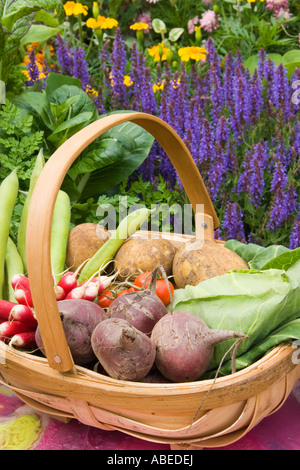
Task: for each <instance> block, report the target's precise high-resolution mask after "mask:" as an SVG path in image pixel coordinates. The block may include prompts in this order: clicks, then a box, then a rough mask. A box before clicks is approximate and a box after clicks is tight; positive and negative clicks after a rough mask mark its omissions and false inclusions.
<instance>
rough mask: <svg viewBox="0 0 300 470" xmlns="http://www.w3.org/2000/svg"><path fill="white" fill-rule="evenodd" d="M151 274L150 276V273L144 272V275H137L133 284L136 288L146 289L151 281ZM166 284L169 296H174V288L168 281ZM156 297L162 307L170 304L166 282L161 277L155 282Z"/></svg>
mask: <svg viewBox="0 0 300 470" xmlns="http://www.w3.org/2000/svg"><path fill="white" fill-rule="evenodd" d="M151 274H152V273H151V272H146V273H142V274H139V275H138V276H137V277H136V278H135V280H134V283H133V284H134V285H135V286H137V287H143V286H144V287H145V288H147V287H148V285H149V283H150V281H151ZM145 281H146V282H145ZM168 282H169V286H170V291H171V294H172V295H173V294H174V286H173V284H172V283H171V282H170V281H168ZM156 295H157V297H159V298H160V300H161V301H162V302H163V303H164V305H169V303H170V302H171V299H170V293H169V289H168V285H167V283H166V281H165V280H164V279H162V278H161V277H159V278H158V279H157V281H156Z"/></svg>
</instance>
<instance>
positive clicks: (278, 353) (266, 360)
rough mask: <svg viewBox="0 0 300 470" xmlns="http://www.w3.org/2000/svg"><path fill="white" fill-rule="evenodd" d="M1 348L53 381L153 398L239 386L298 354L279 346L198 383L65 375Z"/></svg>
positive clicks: (80, 371) (43, 361)
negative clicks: (81, 383)
mask: <svg viewBox="0 0 300 470" xmlns="http://www.w3.org/2000/svg"><path fill="white" fill-rule="evenodd" d="M1 349H3V350H4V352H5V353H8V355H9V354H10V355H11V356H14V357H15V360H18V361H20V358H24V359H25V360H26V361H27V362H28V363H30V362H31V363H36V364H38V365H39V366H40V367H42V369H44V373H45V374H47V373H48V375H49V374H50V375H53V378H55V377H58V376H62V377H63V378H64V380H68V381H69V380H71V379H72V378H73V379H76V380H80V379H81V380H83V381H84V380H91V381H92V382H93V384H94V385H95V386H96V385H97V384H98V385H101V387H103V388H105V389H106V390H108V391H117V390H118V389H124V388H126V392H127V393H130V392H131V393H134V394H139V393H141V394H142V393H144V392H145V391H146V390H147V391H148V392H149V393H150V394H151V395H156V394H161V391H162V389H163V390H165V391H168V392H170V395H173V394H176V393H179V392H183V391H184V390H187V389H188V392H189V393H193V392H194V391H196V390H197V391H199V392H201V393H203V392H206V391H208V390H209V389H210V387H211V385H212V384H213V382H214V385H213V389H214V390H217V389H222V388H226V386H233V385H238V384H240V383H242V382H244V381H250V380H251V378H255V377H256V376H258V375H259V374H260V373H261V372H266V371H267V370H268V369H271V368H272V367H275V366H276V365H277V364H279V363H280V362H281V361H283V360H284V359H287V358H288V356H291V355H292V352H294V349H293V347H292V345H291V344H289V343H281V344H279V345H278V346H275V347H274V348H273V349H271V350H270V351H269V352H268V353H266V354H265V355H264V356H263V357H261V358H260V359H258V360H257V361H255V362H254V363H253V364H250V365H249V366H247V367H245V368H243V369H241V370H239V371H236V372H234V373H232V374H227V375H224V376H222V377H217V378H216V379H215V380H214V379H203V380H201V379H199V380H198V381H192V382H170V383H169V382H166V383H148V382H135V381H125V380H119V379H114V378H112V377H109V376H106V375H103V374H101V373H98V372H94V371H93V370H91V369H87V368H86V367H83V366H78V365H75V369H74V371H68V372H63V373H62V372H58V371H55V370H54V369H52V368H51V367H50V366H49V364H48V361H47V358H44V357H41V356H35V355H33V354H30V353H28V352H25V351H18V350H16V349H14V348H12V347H10V346H9V345H6V344H5V343H3V342H2V341H0V353H1ZM0 356H1V354H0ZM291 363H292V361H291ZM2 367H4V368H5V364H4V365H3V364H1V362H0V382H1V368H2ZM37 373H38V372H37Z"/></svg>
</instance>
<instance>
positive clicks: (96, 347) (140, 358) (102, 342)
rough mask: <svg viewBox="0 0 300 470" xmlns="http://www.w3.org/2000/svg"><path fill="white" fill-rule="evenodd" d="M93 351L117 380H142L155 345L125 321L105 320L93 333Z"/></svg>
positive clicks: (153, 353) (153, 355) (151, 364)
mask: <svg viewBox="0 0 300 470" xmlns="http://www.w3.org/2000/svg"><path fill="white" fill-rule="evenodd" d="M91 343H92V348H93V351H94V353H95V355H96V357H97V359H98V360H99V362H100V364H101V365H102V367H103V368H104V369H105V371H106V372H107V373H108V375H110V376H111V377H113V378H115V379H120V380H141V379H142V378H144V377H145V376H146V375H147V374H148V372H149V371H150V370H151V368H152V366H153V364H154V360H155V346H154V344H153V342H152V341H151V339H150V338H149V336H147V335H145V334H144V333H143V332H142V331H140V330H137V329H136V328H135V327H134V326H132V325H131V324H130V323H129V322H128V321H127V320H123V319H121V318H108V319H107V320H104V321H102V322H101V323H99V325H98V326H96V328H95V329H94V331H93V334H92V339H91Z"/></svg>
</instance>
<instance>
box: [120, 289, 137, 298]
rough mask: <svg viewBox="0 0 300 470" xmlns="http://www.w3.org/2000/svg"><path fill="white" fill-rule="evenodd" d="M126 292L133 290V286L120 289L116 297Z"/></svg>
mask: <svg viewBox="0 0 300 470" xmlns="http://www.w3.org/2000/svg"><path fill="white" fill-rule="evenodd" d="M128 292H135V289H134V287H129V289H123V290H120V292H118V294H117V297H120V295H123V294H128Z"/></svg>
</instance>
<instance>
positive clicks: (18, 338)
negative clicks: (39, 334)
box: [9, 331, 36, 349]
mask: <svg viewBox="0 0 300 470" xmlns="http://www.w3.org/2000/svg"><path fill="white" fill-rule="evenodd" d="M9 346H16V347H18V348H30V349H31V348H35V347H36V342H35V331H25V332H23V333H17V334H15V335H14V336H13V337H12V338H11V340H10V341H9Z"/></svg>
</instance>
